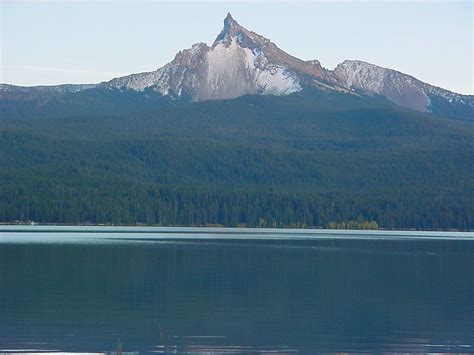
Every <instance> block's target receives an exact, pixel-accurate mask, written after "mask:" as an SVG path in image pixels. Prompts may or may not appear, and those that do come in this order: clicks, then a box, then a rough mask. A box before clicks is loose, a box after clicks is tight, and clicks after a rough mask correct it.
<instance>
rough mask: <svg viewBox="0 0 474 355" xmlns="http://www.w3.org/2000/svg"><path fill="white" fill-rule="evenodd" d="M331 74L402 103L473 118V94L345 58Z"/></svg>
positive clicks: (349, 85)
mask: <svg viewBox="0 0 474 355" xmlns="http://www.w3.org/2000/svg"><path fill="white" fill-rule="evenodd" d="M332 74H333V75H334V76H335V77H336V78H337V79H338V80H339V82H340V83H341V85H343V86H344V87H346V88H348V89H351V90H354V91H357V92H361V93H366V94H369V95H374V94H377V95H382V96H384V97H386V98H387V99H388V100H390V101H392V102H394V103H395V104H397V105H399V106H402V107H407V108H411V109H413V110H416V111H420V112H429V113H433V114H436V115H440V116H445V117H459V118H465V119H474V96H472V95H460V94H456V93H453V92H451V91H448V90H444V89H441V88H438V87H435V86H432V85H429V84H426V83H424V82H422V81H420V80H418V79H416V78H414V77H412V76H410V75H406V74H403V73H400V72H398V71H395V70H391V69H386V68H382V67H379V66H376V65H373V64H369V63H365V62H362V61H357V60H346V61H344V62H343V63H341V64H339V65H338V66H337V67H336V68H335V69H334V71H333V72H332Z"/></svg>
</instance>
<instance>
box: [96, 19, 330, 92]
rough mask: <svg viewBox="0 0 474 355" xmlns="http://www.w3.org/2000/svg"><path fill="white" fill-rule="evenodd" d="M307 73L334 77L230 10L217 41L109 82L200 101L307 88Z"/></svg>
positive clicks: (314, 76) (324, 79) (321, 78)
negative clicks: (236, 17)
mask: <svg viewBox="0 0 474 355" xmlns="http://www.w3.org/2000/svg"><path fill="white" fill-rule="evenodd" d="M303 75H309V76H311V77H312V78H314V80H323V81H333V79H332V77H331V75H330V73H329V72H328V71H327V70H326V69H324V68H322V67H321V65H320V64H319V62H317V61H310V62H305V61H302V60H300V59H298V58H295V57H292V56H290V55H288V54H287V53H285V52H284V51H282V50H281V49H279V48H278V47H277V46H276V45H275V44H274V43H272V42H270V40H268V39H266V38H264V37H262V36H260V35H258V34H256V33H254V32H251V31H248V30H247V29H245V28H244V27H242V26H240V25H239V24H238V23H237V21H235V20H234V19H233V18H232V16H231V15H230V14H227V17H226V18H225V20H224V28H223V29H222V31H221V33H220V34H219V35H218V36H217V38H216V40H215V41H214V43H213V45H212V46H210V47H209V46H208V45H207V44H205V43H197V44H195V45H193V46H192V47H191V48H190V49H186V50H183V51H180V52H179V53H178V54H177V55H176V57H175V58H174V60H173V61H172V62H171V63H169V64H167V65H165V66H164V67H162V68H160V69H158V70H156V71H153V72H149V73H141V74H133V75H129V76H126V77H123V78H117V79H114V80H112V81H110V82H108V83H105V84H104V85H105V86H107V87H109V88H116V89H132V90H137V91H143V90H145V89H147V88H152V89H153V90H155V91H156V92H157V93H159V94H161V95H170V96H173V97H181V96H186V97H189V98H191V99H192V100H193V101H201V100H209V99H229V98H235V97H238V96H242V95H245V94H263V95H267V94H271V95H288V94H291V93H293V92H297V91H300V90H302V86H301V85H302V82H303V80H302V76H303Z"/></svg>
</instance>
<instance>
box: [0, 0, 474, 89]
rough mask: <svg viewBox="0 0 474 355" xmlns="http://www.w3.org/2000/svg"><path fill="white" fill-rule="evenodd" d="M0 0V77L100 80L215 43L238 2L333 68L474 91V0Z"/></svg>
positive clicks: (289, 45) (281, 38)
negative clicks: (359, 65)
mask: <svg viewBox="0 0 474 355" xmlns="http://www.w3.org/2000/svg"><path fill="white" fill-rule="evenodd" d="M0 2H1V5H0V6H1V63H0V64H1V73H0V82H2V83H10V84H17V85H39V84H59V83H95V82H100V81H104V80H109V79H111V78H113V77H116V76H119V75H125V74H130V73H136V72H143V71H151V70H155V69H157V68H159V67H160V66H162V65H164V64H166V63H167V62H169V61H170V60H172V59H173V57H174V55H175V54H176V52H177V51H179V50H180V49H184V48H188V47H190V46H191V45H192V44H193V43H196V42H206V43H208V44H211V43H212V42H213V41H214V38H215V37H216V36H217V34H218V33H219V31H220V30H221V28H222V25H223V24H222V21H223V19H224V17H225V16H226V14H227V12H228V11H230V12H231V13H232V16H233V17H234V19H236V20H237V21H238V22H239V23H240V24H241V25H243V26H244V27H246V28H247V29H250V30H254V31H256V32H258V33H260V34H261V35H263V36H265V37H267V38H270V39H271V40H272V41H273V42H275V43H276V44H277V45H278V46H279V47H280V48H281V49H283V50H285V51H287V52H289V53H290V54H292V55H295V56H297V57H299V58H302V59H305V60H309V59H318V60H319V61H320V62H321V64H322V65H323V66H324V67H326V68H329V69H333V68H334V67H335V66H336V64H337V63H339V62H342V61H343V60H344V59H360V60H364V61H367V62H370V63H374V64H377V65H380V66H384V67H388V68H393V69H397V70H400V71H402V72H404V73H407V74H411V75H413V76H415V77H417V78H419V79H421V80H423V81H426V82H429V83H430V84H433V85H437V86H441V87H444V88H447V89H450V90H453V91H456V92H460V93H467V94H473V93H474V87H473V82H474V78H473V47H474V45H473V31H474V28H473V8H474V6H473V1H471V0H466V1H458V2H456V1H446V2H442V1H398V2H387V1H372V2H361V1H332V2H319V1H269V0H267V1H265V0H262V1H237V2H236V1H234V2H230V1H212V2H202V1H187V2H181V1H180V2H177V1H167V2H166V1H86V0H82V1H81V0H75V1H64V0H63V1H60V0H56V1H47V0H36V1H33V0H30V1H21V0H15V1H8V0H0Z"/></svg>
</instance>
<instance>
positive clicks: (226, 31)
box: [215, 12, 240, 42]
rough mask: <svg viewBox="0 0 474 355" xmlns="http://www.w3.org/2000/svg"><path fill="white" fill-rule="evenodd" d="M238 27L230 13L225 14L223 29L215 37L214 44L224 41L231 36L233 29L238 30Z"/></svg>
mask: <svg viewBox="0 0 474 355" xmlns="http://www.w3.org/2000/svg"><path fill="white" fill-rule="evenodd" d="M239 28H240V25H239V24H238V22H237V21H235V20H234V18H233V17H232V15H231V14H230V12H228V13H227V16H226V17H225V19H224V28H223V29H222V31H221V33H219V35H218V36H217V38H216V40H215V42H219V41H222V40H225V39H226V38H227V37H228V36H229V35H230V36H232V34H233V32H235V31H236V30H235V29H239Z"/></svg>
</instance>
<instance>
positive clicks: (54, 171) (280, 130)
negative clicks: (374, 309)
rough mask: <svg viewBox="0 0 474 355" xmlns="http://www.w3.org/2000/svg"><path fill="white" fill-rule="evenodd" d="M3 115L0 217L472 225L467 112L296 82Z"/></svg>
mask: <svg viewBox="0 0 474 355" xmlns="http://www.w3.org/2000/svg"><path fill="white" fill-rule="evenodd" d="M55 116H56V115H55ZM0 122H1V139H0V171H1V172H0V174H1V175H0V176H1V181H2V184H1V187H0V189H1V190H0V221H2V222H13V221H29V220H32V221H35V222H44V223H114V224H137V223H146V224H159V225H205V224H222V225H226V226H237V225H247V226H274V227H326V226H330V225H335V223H336V224H337V223H340V222H343V221H350V220H353V221H359V222H363V221H375V222H377V223H378V225H379V226H380V227H382V228H418V229H462V230H467V229H473V228H474V172H473V168H472V167H473V162H474V139H473V138H474V125H473V124H472V123H469V122H461V121H454V120H445V119H442V118H436V117H433V116H427V115H423V114H420V113H415V112H413V111H409V110H403V109H399V108H396V107H394V106H392V105H389V104H386V103H384V102H377V101H374V100H371V101H368V100H366V99H364V98H357V97H350V96H348V97H345V98H341V97H336V96H335V95H334V94H331V95H326V94H323V93H319V94H317V95H316V94H314V95H311V96H309V95H306V94H304V93H301V94H294V95H290V96H285V97H273V96H244V97H240V98H238V99H234V100H224V101H207V102H201V103H194V104H183V105H181V106H175V107H173V106H167V107H163V108H161V109H154V110H153V111H149V112H141V113H128V114H122V115H105V114H103V115H100V114H98V115H85V116H84V115H79V116H74V117H72V116H68V117H59V118H58V117H52V118H36V119H34V120H33V119H31V120H28V119H24V118H23V119H22V120H18V119H16V118H14V117H2V119H1V121H0ZM331 222H333V223H331Z"/></svg>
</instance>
